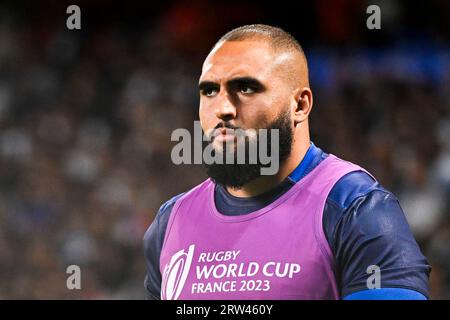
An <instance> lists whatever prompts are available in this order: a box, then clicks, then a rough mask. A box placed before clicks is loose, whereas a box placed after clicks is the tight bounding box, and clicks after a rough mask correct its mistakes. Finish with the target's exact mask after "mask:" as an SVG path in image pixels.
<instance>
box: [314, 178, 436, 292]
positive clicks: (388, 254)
mask: <svg viewBox="0 0 450 320" xmlns="http://www.w3.org/2000/svg"><path fill="white" fill-rule="evenodd" d="M323 228H324V232H325V235H326V237H327V240H328V243H329V244H330V247H331V249H332V251H333V254H334V258H335V266H334V269H335V275H336V278H337V281H338V285H339V287H340V291H341V296H342V297H346V296H349V295H351V294H352V293H355V292H359V291H364V290H367V289H368V285H367V281H368V278H369V277H370V276H371V275H372V273H370V272H368V270H367V269H368V267H369V266H372V265H375V266H377V267H379V268H380V269H379V270H380V273H379V274H380V280H381V281H380V286H381V288H403V289H409V290H413V291H416V292H419V293H421V294H422V295H424V296H425V297H428V276H429V273H430V269H431V268H430V266H429V264H428V262H427V260H426V258H425V257H424V256H423V254H422V253H421V251H420V248H419V246H418V244H417V242H416V241H415V239H414V236H413V235H412V233H411V230H410V228H409V225H408V223H407V221H406V218H405V215H404V213H403V211H402V209H401V207H400V204H399V202H398V200H397V198H396V197H395V196H394V195H393V194H392V193H390V192H389V191H387V190H385V189H384V188H383V187H381V185H379V184H378V182H376V181H374V180H373V179H372V178H371V177H370V176H369V175H368V174H366V173H365V172H363V171H357V172H352V173H349V174H347V175H346V176H344V177H343V178H341V179H340V180H339V181H338V182H337V183H336V185H335V186H334V187H333V189H332V191H331V192H330V194H329V196H328V199H327V202H326V206H325V209H324V217H323ZM377 293H380V292H377ZM372 294H373V293H372Z"/></svg>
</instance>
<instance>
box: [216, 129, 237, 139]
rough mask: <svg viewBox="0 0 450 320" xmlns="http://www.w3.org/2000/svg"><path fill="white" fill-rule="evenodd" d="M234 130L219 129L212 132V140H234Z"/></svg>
mask: <svg viewBox="0 0 450 320" xmlns="http://www.w3.org/2000/svg"><path fill="white" fill-rule="evenodd" d="M235 137H236V136H235V134H234V129H230V128H220V129H217V130H216V131H215V132H214V136H213V139H214V140H218V141H229V140H234V139H235Z"/></svg>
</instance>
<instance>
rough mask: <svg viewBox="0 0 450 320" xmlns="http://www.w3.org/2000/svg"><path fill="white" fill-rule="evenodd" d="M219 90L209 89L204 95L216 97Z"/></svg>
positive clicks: (204, 91) (203, 92) (205, 90)
mask: <svg viewBox="0 0 450 320" xmlns="http://www.w3.org/2000/svg"><path fill="white" fill-rule="evenodd" d="M218 92H219V90H218V89H217V88H207V89H203V90H202V95H204V96H206V97H214V96H215V95H216V94H217V93H218Z"/></svg>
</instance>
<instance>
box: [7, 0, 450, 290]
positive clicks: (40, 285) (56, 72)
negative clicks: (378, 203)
mask: <svg viewBox="0 0 450 320" xmlns="http://www.w3.org/2000/svg"><path fill="white" fill-rule="evenodd" d="M274 2H275V3H272V4H270V3H261V2H260V1H227V2H213V1H206V0H204V1H203V0H198V1H174V2H170V3H166V4H159V5H155V4H148V3H147V4H146V3H144V2H143V1H142V2H141V1H136V2H134V1H126V2H125V3H121V4H120V3H110V2H108V1H99V0H95V1H76V2H75V1H74V2H73V3H71V2H67V1H33V2H20V1H19V2H17V1H2V2H0V298H1V299H24V298H31V299H35V298H39V299H44V298H49V299H55V298H62V299H75V298H76V299H78V298H84V299H141V298H142V297H143V294H144V291H143V279H144V275H145V269H144V261H143V253H142V236H143V234H144V232H145V230H146V228H147V227H148V225H149V224H150V223H151V221H152V219H153V217H154V214H155V213H156V211H157V210H158V208H159V206H160V205H161V204H162V203H163V202H164V201H166V200H167V199H169V198H170V197H171V196H173V195H175V194H178V193H180V192H182V191H185V190H187V189H189V188H190V187H192V186H194V185H195V184H197V183H199V182H200V181H202V180H203V179H204V178H205V174H204V171H203V169H202V167H201V166H189V165H186V166H175V165H173V164H172V163H171V161H170V151H171V147H172V146H173V145H174V143H172V142H171V141H170V134H171V132H172V131H173V130H174V129H176V128H182V127H184V128H189V129H192V127H193V120H196V119H197V117H198V116H197V107H198V94H197V80H198V76H199V75H200V68H201V64H202V61H203V59H204V58H205V56H206V54H207V53H208V51H209V49H210V48H211V46H212V44H213V43H214V42H215V41H216V40H217V38H218V37H219V36H220V35H222V34H223V33H224V32H226V31H228V30H230V29H231V28H233V27H236V26H239V25H242V24H248V23H255V22H256V23H258V22H262V23H268V24H273V25H277V26H280V27H283V28H285V29H286V30H287V31H289V32H291V33H292V34H293V35H294V36H296V37H297V39H298V40H299V41H300V42H301V43H302V45H303V47H304V49H305V51H306V54H307V57H308V59H309V64H310V76H311V81H312V84H311V85H312V89H313V92H314V96H315V100H314V108H313V112H312V116H311V123H312V139H313V141H314V142H315V143H316V145H318V146H320V147H322V148H323V149H324V150H326V151H328V152H332V153H335V154H337V155H339V156H341V157H343V158H345V159H347V160H350V161H353V162H356V163H358V164H360V165H362V166H364V167H365V168H367V169H368V170H369V171H371V172H372V173H373V174H374V175H375V176H376V177H377V178H378V179H379V180H380V182H381V183H382V184H383V185H384V186H385V187H387V188H388V189H390V190H392V191H393V192H394V193H395V194H396V195H397V196H398V197H399V198H400V202H401V204H402V206H403V208H404V210H405V212H406V214H407V218H408V221H409V223H410V225H411V228H412V229H413V231H414V233H415V236H416V238H417V239H418V241H419V243H420V246H421V248H422V250H423V251H424V253H425V254H426V256H427V257H428V259H429V261H430V263H431V264H432V266H433V271H432V277H431V295H432V298H435V299H449V298H450V246H449V243H450V203H449V199H450V139H449V137H450V117H449V113H450V101H449V100H450V46H449V44H450V41H449V40H450V34H449V31H450V25H449V24H450V23H449V21H450V5H449V2H448V1H444V0H443V1H436V0H429V1H425V2H420V3H414V4H411V2H410V3H409V4H407V1H399V0H396V1H355V0H338V1H324V0H318V1H308V2H304V3H302V2H297V4H296V5H294V4H289V3H288V2H287V1H274ZM69 4H78V5H79V6H80V7H81V27H82V28H81V30H80V31H69V30H67V29H66V18H67V17H68V15H67V14H66V7H67V6H68V5H69ZM370 4H378V5H379V6H380V7H381V19H382V20H381V21H382V22H381V23H382V25H381V26H382V29H381V30H372V31H371V30H368V29H367V28H366V18H367V17H368V15H367V14H366V13H365V9H366V8H367V6H368V5H370ZM70 264H77V265H79V266H80V267H81V270H82V290H73V291H70V290H67V288H66V277H67V275H66V273H65V270H66V267H67V266H68V265H70Z"/></svg>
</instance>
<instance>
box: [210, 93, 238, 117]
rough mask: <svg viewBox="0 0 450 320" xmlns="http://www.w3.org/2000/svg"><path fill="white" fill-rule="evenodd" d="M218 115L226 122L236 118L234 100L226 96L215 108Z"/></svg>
mask: <svg viewBox="0 0 450 320" xmlns="http://www.w3.org/2000/svg"><path fill="white" fill-rule="evenodd" d="M215 113H216V117H217V118H219V119H220V120H222V121H224V122H226V121H230V120H232V119H234V118H236V107H235V106H234V105H233V104H232V102H231V101H230V100H229V99H228V98H226V97H224V99H222V101H220V102H218V104H217V106H216V109H215Z"/></svg>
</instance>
